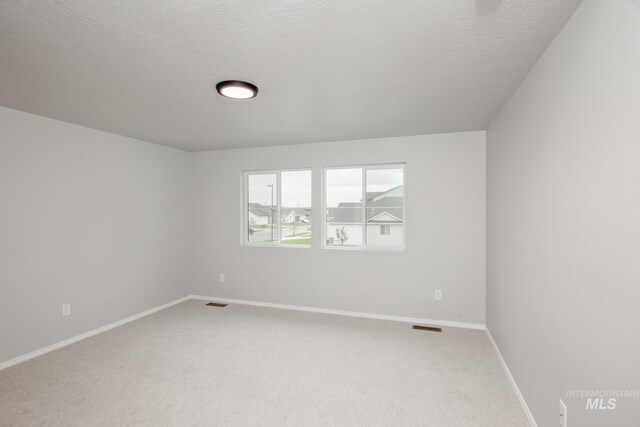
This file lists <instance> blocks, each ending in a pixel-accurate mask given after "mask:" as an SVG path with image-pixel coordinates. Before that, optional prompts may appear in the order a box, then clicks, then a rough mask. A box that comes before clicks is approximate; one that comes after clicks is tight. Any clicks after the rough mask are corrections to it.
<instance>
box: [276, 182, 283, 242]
mask: <svg viewBox="0 0 640 427" xmlns="http://www.w3.org/2000/svg"><path fill="white" fill-rule="evenodd" d="M281 175H282V171H278V173H277V174H276V186H277V187H278V193H277V195H276V224H275V225H276V230H277V233H276V239H277V244H278V245H281V244H282V224H281V222H282V215H281V213H280V212H281V207H280V203H281V200H282V187H281V184H282V179H281Z"/></svg>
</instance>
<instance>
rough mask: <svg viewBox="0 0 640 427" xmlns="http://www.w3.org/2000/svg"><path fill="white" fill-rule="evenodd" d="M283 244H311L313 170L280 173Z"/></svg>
mask: <svg viewBox="0 0 640 427" xmlns="http://www.w3.org/2000/svg"><path fill="white" fill-rule="evenodd" d="M280 186H281V187H282V195H281V203H282V207H281V208H280V215H281V221H280V224H281V229H280V233H281V234H280V235H281V236H282V237H281V239H282V244H283V245H310V244H311V171H310V170H305V171H286V172H282V173H281V175H280Z"/></svg>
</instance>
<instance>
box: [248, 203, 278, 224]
mask: <svg viewBox="0 0 640 427" xmlns="http://www.w3.org/2000/svg"><path fill="white" fill-rule="evenodd" d="M271 215H272V209H271V208H269V207H268V206H264V205H261V204H260V203H249V224H252V225H269V224H270V223H271Z"/></svg>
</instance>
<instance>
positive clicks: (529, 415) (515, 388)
mask: <svg viewBox="0 0 640 427" xmlns="http://www.w3.org/2000/svg"><path fill="white" fill-rule="evenodd" d="M485 331H486V332H487V336H488V337H489V341H491V344H492V345H493V349H494V350H495V351H496V354H497V355H498V359H499V360H500V364H501V365H502V369H504V372H505V373H506V374H507V378H509V382H510V383H511V387H513V391H514V392H515V393H516V396H518V400H519V401H520V405H522V409H523V410H524V413H525V415H526V416H527V418H528V419H529V423H530V424H531V427H538V424H537V423H536V420H535V419H534V418H533V414H532V413H531V411H530V410H529V406H527V402H526V401H525V400H524V396H522V393H520V388H518V384H516V380H515V379H514V378H513V375H511V371H510V370H509V367H508V366H507V362H505V361H504V358H503V357H502V353H500V349H499V348H498V345H497V344H496V342H495V341H494V340H493V337H492V336H491V332H490V331H489V328H486V329H485Z"/></svg>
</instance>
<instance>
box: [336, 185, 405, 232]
mask: <svg viewBox="0 0 640 427" xmlns="http://www.w3.org/2000/svg"><path fill="white" fill-rule="evenodd" d="M399 187H402V186H398V187H394V188H392V189H391V190H388V191H384V192H369V193H367V194H366V200H367V203H366V205H365V206H366V209H365V211H366V215H367V223H370V224H402V223H403V222H404V209H403V204H404V198H403V197H398V196H391V197H380V196H382V195H384V193H389V192H391V191H393V190H396V189H398V188H399ZM374 198H376V199H377V200H375V201H374V200H373V199H374ZM384 213H386V214H388V215H390V216H391V217H393V218H395V219H388V218H385V217H386V215H382V214H384ZM327 222H329V223H334V224H358V223H362V202H345V203H340V204H338V206H337V207H334V208H328V209H327Z"/></svg>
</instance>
